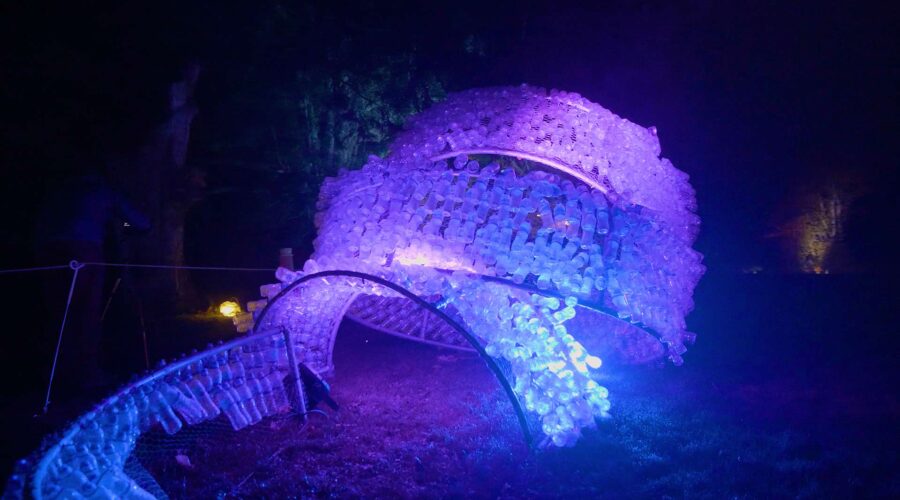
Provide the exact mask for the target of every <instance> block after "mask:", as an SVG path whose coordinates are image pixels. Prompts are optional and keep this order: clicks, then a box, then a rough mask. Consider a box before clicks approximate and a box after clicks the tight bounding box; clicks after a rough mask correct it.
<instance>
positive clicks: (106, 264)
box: [0, 261, 275, 274]
mask: <svg viewBox="0 0 900 500" xmlns="http://www.w3.org/2000/svg"><path fill="white" fill-rule="evenodd" d="M72 262H76V261H72ZM79 265H80V266H81V267H84V266H103V267H136V268H142V269H188V270H192V271H247V272H268V273H271V272H274V271H275V269H272V268H268V267H224V266H170V265H165V264H120V263H118V262H80V263H79ZM56 269H74V268H72V265H71V263H69V264H64V265H59V266H42V267H22V268H16V269H0V274H12V273H26V272H32V271H52V270H56Z"/></svg>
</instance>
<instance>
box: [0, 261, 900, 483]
mask: <svg viewBox="0 0 900 500" xmlns="http://www.w3.org/2000/svg"><path fill="white" fill-rule="evenodd" d="M885 290H889V289H887V288H884V287H882V286H880V285H878V284H877V283H876V282H875V281H873V279H872V277H869V276H861V277H837V276H831V277H805V276H794V277H790V276H770V277H767V276H755V275H753V276H750V275H748V276H737V277H735V276H725V277H723V276H721V275H719V276H716V275H712V276H707V277H706V278H704V281H703V282H701V285H700V288H698V290H697V293H696V299H697V304H698V309H697V311H696V312H695V313H693V315H692V316H691V317H690V327H691V329H693V330H695V331H697V332H698V340H697V343H696V345H694V346H692V347H691V348H690V350H689V351H688V354H687V355H686V357H685V359H686V362H685V365H684V366H682V367H673V366H641V367H624V366H614V365H612V364H607V365H604V367H602V368H601V370H600V373H601V374H602V380H601V382H602V383H603V384H604V385H605V386H607V387H608V388H609V390H610V398H611V401H612V404H613V408H612V417H611V418H609V419H606V420H602V421H600V422H598V424H597V426H596V428H595V429H592V430H589V431H587V432H585V435H584V436H583V437H582V439H581V440H580V441H579V442H578V444H577V445H576V446H575V447H572V448H564V449H556V448H551V449H547V450H543V451H538V452H532V451H529V450H528V449H527V447H526V446H525V444H524V439H523V436H522V434H521V432H520V430H519V427H518V424H517V421H516V419H515V416H514V414H513V411H512V407H511V406H510V404H509V402H508V400H506V399H505V396H504V394H503V392H502V391H501V390H500V389H499V386H498V384H497V382H496V380H495V379H494V378H493V375H492V374H491V372H490V371H489V370H488V369H487V367H486V366H485V365H484V363H483V362H482V361H481V360H480V359H478V358H477V357H474V356H473V355H468V354H464V353H459V352H454V351H447V350H441V349H437V348H433V347H429V346H423V345H418V344H414V343H411V342H407V341H403V340H400V339H396V338H393V337H387V336H384V335H381V334H377V333H375V332H372V331H369V330H366V329H364V328H362V327H359V326H358V325H354V324H353V323H352V322H349V321H348V322H345V324H344V325H343V326H342V329H341V331H340V333H339V336H338V342H337V346H336V349H335V366H336V370H335V374H334V377H333V378H332V379H330V382H331V384H332V387H333V395H334V398H335V399H336V400H337V401H338V402H339V403H340V405H341V408H340V410H339V411H331V410H329V409H327V408H325V409H324V411H325V413H326V414H327V418H326V417H325V416H322V415H319V414H314V415H312V416H311V418H310V421H309V425H308V426H307V427H306V428H302V427H301V425H300V423H299V422H297V421H296V420H294V419H292V418H290V417H288V418H270V419H267V420H265V421H263V422H261V423H260V424H258V425H256V426H253V427H250V428H247V429H245V430H242V431H240V432H233V431H231V429H230V427H229V426H228V424H227V421H225V420H224V419H220V420H216V421H213V422H209V423H206V424H203V425H201V426H197V427H186V428H185V429H184V430H182V431H181V432H179V433H178V434H176V435H175V436H172V437H169V436H165V434H163V433H161V432H159V431H156V432H151V433H148V434H146V435H145V437H143V438H142V439H141V441H140V443H139V446H138V447H137V449H136V451H135V454H134V457H135V459H137V460H133V461H132V462H131V463H130V467H131V468H130V470H129V472H130V473H132V474H135V475H141V473H143V472H146V471H149V472H150V473H151V474H152V476H153V477H154V478H155V479H156V481H158V483H159V486H160V487H161V488H162V489H163V490H164V491H165V492H166V493H167V494H168V495H169V496H170V497H172V498H213V497H240V498H258V497H268V498H282V497H340V498H345V497H380V498H394V497H407V498H409V497H426V498H432V497H476V498H523V497H524V498H529V497H530V498H534V497H537V498H552V497H566V498H571V497H577V498H583V497H589V498H595V497H600V498H647V497H650V498H682V497H690V498H726V497H727V498H821V497H838V498H858V497H893V498H898V497H900V475H898V474H897V471H898V470H900V469H898V460H897V450H898V449H900V446H898V445H900V442H898V440H900V439H898V438H900V436H898V433H897V432H896V429H897V422H898V420H900V419H898V416H900V404H898V400H897V391H896V387H897V383H898V376H897V375H898V373H897V369H896V359H897V355H898V349H897V342H896V340H895V339H894V338H893V336H892V334H891V332H895V331H896V325H897V324H898V321H900V317H898V315H900V313H898V308H897V307H896V304H897V303H898V302H897V301H896V300H895V295H894V297H892V296H891V295H890V294H889V293H886V292H885ZM227 327H228V324H227V321H226V322H225V323H223V325H218V324H217V323H215V322H214V321H212V320H208V319H207V320H203V321H198V320H196V319H190V320H178V321H172V322H171V324H166V325H163V324H162V323H160V325H159V326H158V327H157V328H156V329H155V330H153V332H152V333H153V335H154V338H153V339H151V340H157V341H158V340H160V339H161V338H170V339H177V342H174V344H175V345H171V346H169V347H168V348H167V349H170V350H172V351H173V352H172V353H173V354H175V353H178V352H181V351H182V350H184V349H189V348H190V345H188V344H190V343H191V342H194V343H197V344H198V346H202V345H204V344H205V343H206V342H208V341H209V340H210V339H212V338H215V337H216V336H217V335H221V334H222V332H223V331H224V330H227ZM216 332H219V333H216ZM161 348H162V347H160V349H161ZM167 357H170V356H167ZM8 380H11V379H8ZM22 391H24V389H23V390H22ZM42 395H43V393H42V392H41V391H40V388H37V389H36V390H34V391H27V392H22V395H21V396H20V398H19V399H8V400H4V401H2V405H3V408H2V414H4V416H6V417H8V418H7V422H6V424H7V425H5V426H3V429H2V430H3V436H2V437H3V441H4V442H5V443H7V444H5V445H4V447H3V451H4V453H5V455H6V456H10V457H21V456H24V455H25V454H26V453H27V452H28V450H33V449H35V447H36V446H37V443H38V440H39V438H40V436H41V435H42V434H45V433H46V432H47V431H48V430H51V429H53V428H54V427H55V428H58V427H59V425H61V424H62V423H63V421H64V420H63V418H64V417H66V416H67V417H68V418H71V417H72V416H74V415H77V414H78V411H79V410H78V407H77V402H75V403H73V406H71V407H70V408H69V409H68V411H67V408H66V406H65V405H63V404H56V405H54V406H51V412H50V415H49V416H48V417H47V418H43V419H40V418H39V419H34V418H32V417H31V415H32V413H34V410H35V409H36V405H37V404H39V400H42V398H41V396H42ZM26 396H27V397H26ZM25 401H27V404H24V403H22V402H25ZM86 403H87V402H86V401H83V402H82V406H83V405H84V404H86ZM37 407H39V406H37ZM54 416H55V417H54ZM10 465H11V461H10V462H5V463H4V466H6V467H9V466H10ZM148 477H149V476H147V475H144V476H143V477H142V480H145V479H147V478H148Z"/></svg>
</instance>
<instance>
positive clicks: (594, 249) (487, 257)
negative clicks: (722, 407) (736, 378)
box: [21, 85, 704, 497]
mask: <svg viewBox="0 0 900 500" xmlns="http://www.w3.org/2000/svg"><path fill="white" fill-rule="evenodd" d="M318 209H319V210H318V213H317V215H316V225H317V228H318V237H317V239H316V241H315V252H314V255H313V256H312V258H311V259H310V260H309V261H307V262H306V263H305V264H304V266H303V270H302V271H297V272H294V271H288V270H286V269H279V271H278V273H277V277H278V279H279V281H280V283H277V284H274V285H266V286H263V287H262V292H263V295H264V297H265V298H264V299H263V300H262V301H257V302H254V303H251V304H249V306H250V307H249V309H250V311H253V314H254V318H255V319H256V320H257V322H256V325H255V328H254V333H253V334H252V335H250V336H249V337H245V339H244V340H242V341H239V342H236V343H234V342H233V343H231V344H228V345H225V346H221V347H218V348H215V349H213V350H211V351H209V352H208V353H200V354H199V355H196V356H193V357H192V358H188V359H186V360H183V361H181V362H178V363H176V364H174V365H170V366H168V367H165V368H163V369H161V371H159V372H157V373H156V374H154V375H151V376H150V377H148V378H147V379H144V380H143V381H139V382H138V383H136V384H133V385H132V386H129V387H126V388H125V389H123V390H122V391H121V392H119V393H118V394H117V395H116V396H113V397H112V398H110V399H108V400H106V401H105V402H104V403H102V404H101V405H100V406H99V407H98V408H97V409H96V410H95V411H94V412H91V413H89V414H86V415H85V416H83V417H82V418H81V419H80V420H79V421H78V422H77V423H76V424H75V426H73V428H72V429H70V430H69V431H68V432H67V433H66V434H64V435H63V436H62V437H60V438H59V439H58V440H57V441H55V442H52V443H51V444H50V445H49V446H48V447H47V448H46V449H45V450H43V452H42V454H40V455H38V456H37V457H36V459H35V460H34V462H33V463H30V464H26V465H28V467H30V468H33V472H32V473H30V474H31V476H30V477H31V481H30V483H29V486H27V488H28V489H29V491H30V492H31V493H32V494H33V495H34V496H36V497H55V496H60V495H63V494H64V493H65V492H67V491H78V492H81V494H83V495H85V496H90V494H93V493H91V492H98V491H101V490H100V489H101V488H102V489H103V491H110V492H112V493H115V494H119V495H123V496H127V495H131V496H135V497H140V496H142V495H146V492H145V491H144V490H143V489H141V487H140V486H138V485H137V484H136V483H135V482H134V481H133V480H132V479H131V478H129V477H128V476H127V475H126V474H125V473H124V472H123V467H124V463H125V461H126V459H127V457H128V455H129V453H130V452H131V450H132V448H133V446H134V443H135V440H136V439H137V436H139V435H140V433H141V432H144V431H145V430H147V429H148V428H150V427H151V426H152V425H154V424H155V423H160V424H161V425H162V426H163V427H164V428H165V430H166V431H167V432H172V433H174V432H177V431H178V430H179V429H180V428H181V425H182V421H184V422H185V423H188V424H194V423H198V422H201V421H204V420H207V419H210V418H213V417H215V416H217V415H219V414H220V413H225V414H226V415H227V417H228V418H229V419H230V422H231V424H232V426H233V427H234V428H235V429H240V428H242V427H244V426H246V425H249V424H253V423H255V422H258V421H259V420H260V419H262V418H263V417H264V416H266V415H269V414H273V413H278V412H284V411H287V410H288V409H289V408H290V406H291V405H290V403H289V399H290V398H289V397H288V393H287V391H286V389H285V387H284V384H283V383H282V381H283V380H284V377H286V376H288V375H289V374H290V365H291V364H292V363H291V362H290V361H289V358H292V357H296V361H299V362H302V363H304V364H306V365H307V366H309V367H310V368H311V369H313V370H314V371H316V372H318V373H321V374H327V373H328V372H329V371H330V370H332V369H333V366H332V361H331V351H332V349H333V345H334V336H335V334H336V332H337V326H338V325H339V323H340V321H341V320H342V318H343V317H344V316H345V315H349V316H351V317H353V318H355V319H357V320H359V321H361V322H363V323H365V324H368V325H370V326H373V327H375V328H379V329H382V330H385V331H387V332H389V333H392V334H395V335H400V336H403V337H406V338H409V339H411V340H416V341H420V342H426V343H431V344H437V345H443V346H446V347H454V348H464V349H476V350H478V351H479V352H481V353H482V355H486V356H487V357H488V358H490V359H489V361H490V363H491V366H499V367H501V370H500V371H499V372H496V373H500V374H501V375H502V377H503V378H505V380H504V382H505V383H506V387H508V388H509V390H510V393H511V394H512V393H514V399H515V400H516V401H514V403H516V404H518V408H519V410H520V411H521V412H522V413H524V414H525V415H526V416H527V419H528V421H529V422H532V426H533V428H534V431H535V432H534V433H535V434H537V435H536V436H535V437H536V438H540V440H539V442H542V443H545V444H548V443H553V444H555V445H557V446H567V445H571V444H574V443H575V442H576V441H577V439H578V437H579V436H580V434H581V431H582V429H584V428H586V427H590V426H592V425H594V422H595V419H596V418H597V417H601V416H604V415H606V414H607V412H608V411H609V409H610V403H609V400H608V392H607V389H606V388H604V387H603V386H601V385H600V384H598V383H597V381H596V380H595V378H596V374H597V373H598V372H599V371H601V370H602V369H603V368H602V362H601V358H600V356H601V355H603V356H616V357H617V358H619V359H620V360H622V361H625V362H632V363H643V362H648V361H652V360H655V359H660V358H663V357H667V358H668V359H669V360H671V362H673V363H675V364H681V362H682V354H683V353H684V352H685V344H686V343H690V342H691V341H692V340H693V337H694V336H693V334H692V333H690V332H688V331H687V330H686V329H685V315H686V314H687V313H688V312H690V310H691V308H692V307H693V301H692V294H693V290H694V287H695V286H696V284H697V282H698V280H699V279H700V277H701V275H702V274H703V272H704V267H703V265H702V264H701V261H702V257H701V255H700V254H698V253H697V252H695V251H694V250H693V249H692V248H691V246H692V244H693V242H694V239H695V237H696V234H697V230H698V227H699V218H698V217H697V216H696V215H695V200H694V193H693V190H692V188H691V187H690V184H689V183H688V176H687V175H686V174H684V173H683V172H681V171H679V170H677V169H676V168H675V167H674V166H673V165H672V164H671V163H670V162H669V161H668V160H666V159H665V158H660V146H659V141H658V139H657V137H656V132H655V129H653V128H650V129H647V128H643V127H640V126H638V125H635V124H633V123H631V122H629V121H627V120H625V119H622V118H620V117H618V116H616V115H614V114H613V113H611V112H610V111H608V110H606V109H604V108H602V107H601V106H599V105H597V104H594V103H592V102H590V101H588V100H587V99H584V98H583V97H581V96H579V95H577V94H573V93H566V92H557V91H551V92H549V93H548V92H547V91H545V90H544V89H540V88H535V87H529V86H524V85H523V86H520V87H504V88H489V89H476V90H470V91H466V92H460V93H457V94H451V95H450V96H449V97H448V99H447V100H446V101H444V102H442V103H440V104H437V105H435V106H433V107H432V108H431V109H429V110H426V111H425V112H423V113H420V114H419V115H417V116H414V117H413V118H411V119H410V121H409V123H408V124H407V127H406V130H405V131H404V132H402V133H401V134H399V136H398V137H397V139H396V140H395V142H394V143H393V145H392V147H391V148H390V153H389V154H388V155H387V156H386V157H385V158H378V157H370V158H369V161H368V162H367V163H366V164H365V165H364V166H363V167H362V168H361V169H358V170H353V171H342V172H341V173H340V174H339V175H338V176H337V177H336V178H332V179H328V180H326V182H325V183H324V185H323V186H322V189H321V192H320V198H319V205H318ZM322 271H352V272H354V273H358V274H357V275H356V276H340V275H333V276H328V277H322V278H319V279H310V280H308V281H305V282H303V283H302V285H300V286H292V284H295V285H297V284H300V283H299V282H298V280H303V277H304V276H306V277H310V276H311V275H313V274H316V273H320V272H322ZM364 275H368V276H373V277H377V278H379V279H381V280H383V281H384V282H389V283H391V284H393V285H395V286H396V287H398V289H401V288H402V289H403V290H406V291H408V292H411V293H412V294H414V295H415V296H417V297H420V298H422V299H424V300H425V301H427V302H428V303H430V304H432V305H433V309H434V310H437V311H440V312H441V314H442V315H443V316H444V317H445V318H447V319H448V321H444V322H441V321H433V320H429V319H430V318H432V317H433V316H431V315H432V314H433V312H434V311H429V310H426V309H423V308H422V307H421V305H420V304H418V303H417V302H416V301H414V300H411V299H410V298H408V297H404V296H403V295H401V294H398V293H397V290H396V289H392V288H389V287H385V286H379V285H378V284H377V283H375V282H374V281H372V280H366V279H363V278H360V277H359V276H364ZM275 298H277V300H272V299H275ZM263 311H265V312H263ZM453 324H455V325H456V326H460V325H461V326H462V327H463V328H464V330H465V331H466V332H468V333H469V334H471V335H469V336H468V338H466V337H462V336H461V335H460V334H459V329H458V328H457V329H454V328H451V326H452V325H453ZM282 329H286V330H287V334H288V335H287V336H283V335H282V334H281V333H279V332H280V331H281V330H282ZM286 338H287V339H288V341H289V342H290V344H287V345H289V346H291V347H292V349H290V350H287V349H285V345H286V344H285V339H286ZM24 466H25V465H23V467H24ZM21 480H22V484H23V487H26V486H25V484H26V478H25V477H22V478H21Z"/></svg>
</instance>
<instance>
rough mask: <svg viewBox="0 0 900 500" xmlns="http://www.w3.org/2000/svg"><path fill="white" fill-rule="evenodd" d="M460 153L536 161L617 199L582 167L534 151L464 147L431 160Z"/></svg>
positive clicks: (611, 199) (451, 156) (609, 197)
mask: <svg viewBox="0 0 900 500" xmlns="http://www.w3.org/2000/svg"><path fill="white" fill-rule="evenodd" d="M459 155H497V156H509V157H512V158H516V159H519V160H528V161H533V162H535V163H540V164H541V165H544V166H546V167H550V168H553V169H556V170H559V171H561V172H565V173H567V174H569V175H571V176H573V177H575V178H577V179H578V180H580V181H582V182H584V183H585V184H587V185H588V186H590V187H592V188H594V189H597V190H599V191H600V192H601V193H603V195H604V196H606V197H607V199H609V200H610V201H613V200H614V199H615V193H614V192H612V191H611V190H610V189H609V187H607V186H604V185H603V184H601V183H599V182H597V181H596V180H595V179H591V178H590V177H588V176H587V175H586V174H585V173H584V171H582V170H581V169H578V168H575V167H573V166H571V165H569V164H567V163H563V162H561V161H556V160H551V159H550V158H544V157H543V156H538V155H536V154H532V153H525V152H523V151H516V150H514V149H502V148H474V149H462V150H459V151H450V152H448V153H441V154H439V155H436V156H433V157H431V161H441V160H446V159H448V158H454V157H456V156H459Z"/></svg>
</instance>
